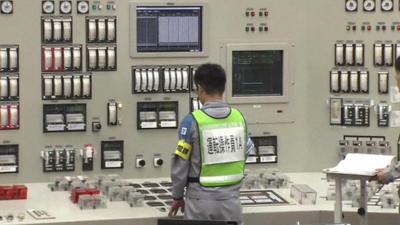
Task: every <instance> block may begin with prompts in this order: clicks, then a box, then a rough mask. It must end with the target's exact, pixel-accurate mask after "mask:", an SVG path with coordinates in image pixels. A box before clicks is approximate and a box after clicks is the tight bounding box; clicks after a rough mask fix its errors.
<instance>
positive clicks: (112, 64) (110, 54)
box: [107, 47, 117, 70]
mask: <svg viewBox="0 0 400 225" xmlns="http://www.w3.org/2000/svg"><path fill="white" fill-rule="evenodd" d="M116 57H117V56H116V50H115V47H108V48H107V69H108V70H115V69H116V67H117V63H116V62H117V61H116Z"/></svg>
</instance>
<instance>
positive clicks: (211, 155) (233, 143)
mask: <svg viewBox="0 0 400 225" xmlns="http://www.w3.org/2000/svg"><path fill="white" fill-rule="evenodd" d="M192 114H193V117H194V119H195V120H196V121H197V124H198V128H199V138H200V152H201V154H200V155H201V172H200V177H199V183H200V184H201V185H202V186H206V187H221V186H228V185H233V184H238V183H240V182H241V181H242V179H243V177H244V167H245V155H246V143H247V128H246V122H245V120H244V117H243V115H242V114H241V113H240V112H239V110H237V109H234V108H231V113H230V114H229V116H227V117H226V118H221V119H218V118H213V117H211V116H209V115H207V114H206V113H205V112H204V111H202V110H196V111H194V112H193V113H192Z"/></svg>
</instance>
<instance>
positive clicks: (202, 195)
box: [171, 101, 254, 200]
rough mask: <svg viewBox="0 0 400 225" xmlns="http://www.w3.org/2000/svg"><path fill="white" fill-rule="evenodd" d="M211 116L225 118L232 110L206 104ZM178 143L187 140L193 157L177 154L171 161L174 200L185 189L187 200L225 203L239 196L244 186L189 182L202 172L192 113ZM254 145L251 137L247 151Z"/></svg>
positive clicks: (184, 121) (216, 104)
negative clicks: (189, 179) (189, 178)
mask: <svg viewBox="0 0 400 225" xmlns="http://www.w3.org/2000/svg"><path fill="white" fill-rule="evenodd" d="M202 109H203V110H204V111H205V112H206V113H207V114H208V115H209V116H212V117H214V118H224V117H226V116H228V115H229V113H230V110H231V109H230V107H229V105H228V104H227V103H225V102H223V101H214V102H207V103H206V104H205V105H204V106H203V108H202ZM178 136H179V140H183V141H185V142H186V143H187V144H190V146H191V147H192V151H191V155H190V158H189V159H187V160H185V159H183V158H182V157H180V156H178V155H176V154H175V155H174V156H173V158H172V166H171V180H172V184H173V187H172V196H173V198H174V199H179V198H182V197H183V195H184V191H185V187H186V197H187V198H197V199H214V200H224V199H230V198H234V197H239V194H240V192H239V191H240V187H241V184H237V185H231V186H224V187H203V186H201V185H200V184H199V183H188V177H199V176H200V169H201V156H200V154H201V153H200V144H199V131H198V127H197V122H196V120H195V119H194V117H193V116H192V114H189V115H187V116H186V117H185V118H184V120H183V121H182V123H181V125H180V128H179V134H178ZM253 148H254V144H253V142H252V141H251V139H250V138H249V139H248V141H247V152H249V151H252V150H253Z"/></svg>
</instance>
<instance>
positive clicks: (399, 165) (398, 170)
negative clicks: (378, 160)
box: [388, 161, 400, 181]
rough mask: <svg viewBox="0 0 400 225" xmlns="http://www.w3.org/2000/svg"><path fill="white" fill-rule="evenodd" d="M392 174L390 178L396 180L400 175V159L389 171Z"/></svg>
mask: <svg viewBox="0 0 400 225" xmlns="http://www.w3.org/2000/svg"><path fill="white" fill-rule="evenodd" d="M388 172H389V173H390V174H389V176H390V180H391V181H394V180H395V179H397V178H399V177H400V161H399V162H397V164H396V166H395V167H394V169H393V170H391V171H388Z"/></svg>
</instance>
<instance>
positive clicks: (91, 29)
mask: <svg viewBox="0 0 400 225" xmlns="http://www.w3.org/2000/svg"><path fill="white" fill-rule="evenodd" d="M87 23H88V41H89V42H94V41H96V38H97V25H96V20H94V19H92V20H89V21H88V22H87Z"/></svg>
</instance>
